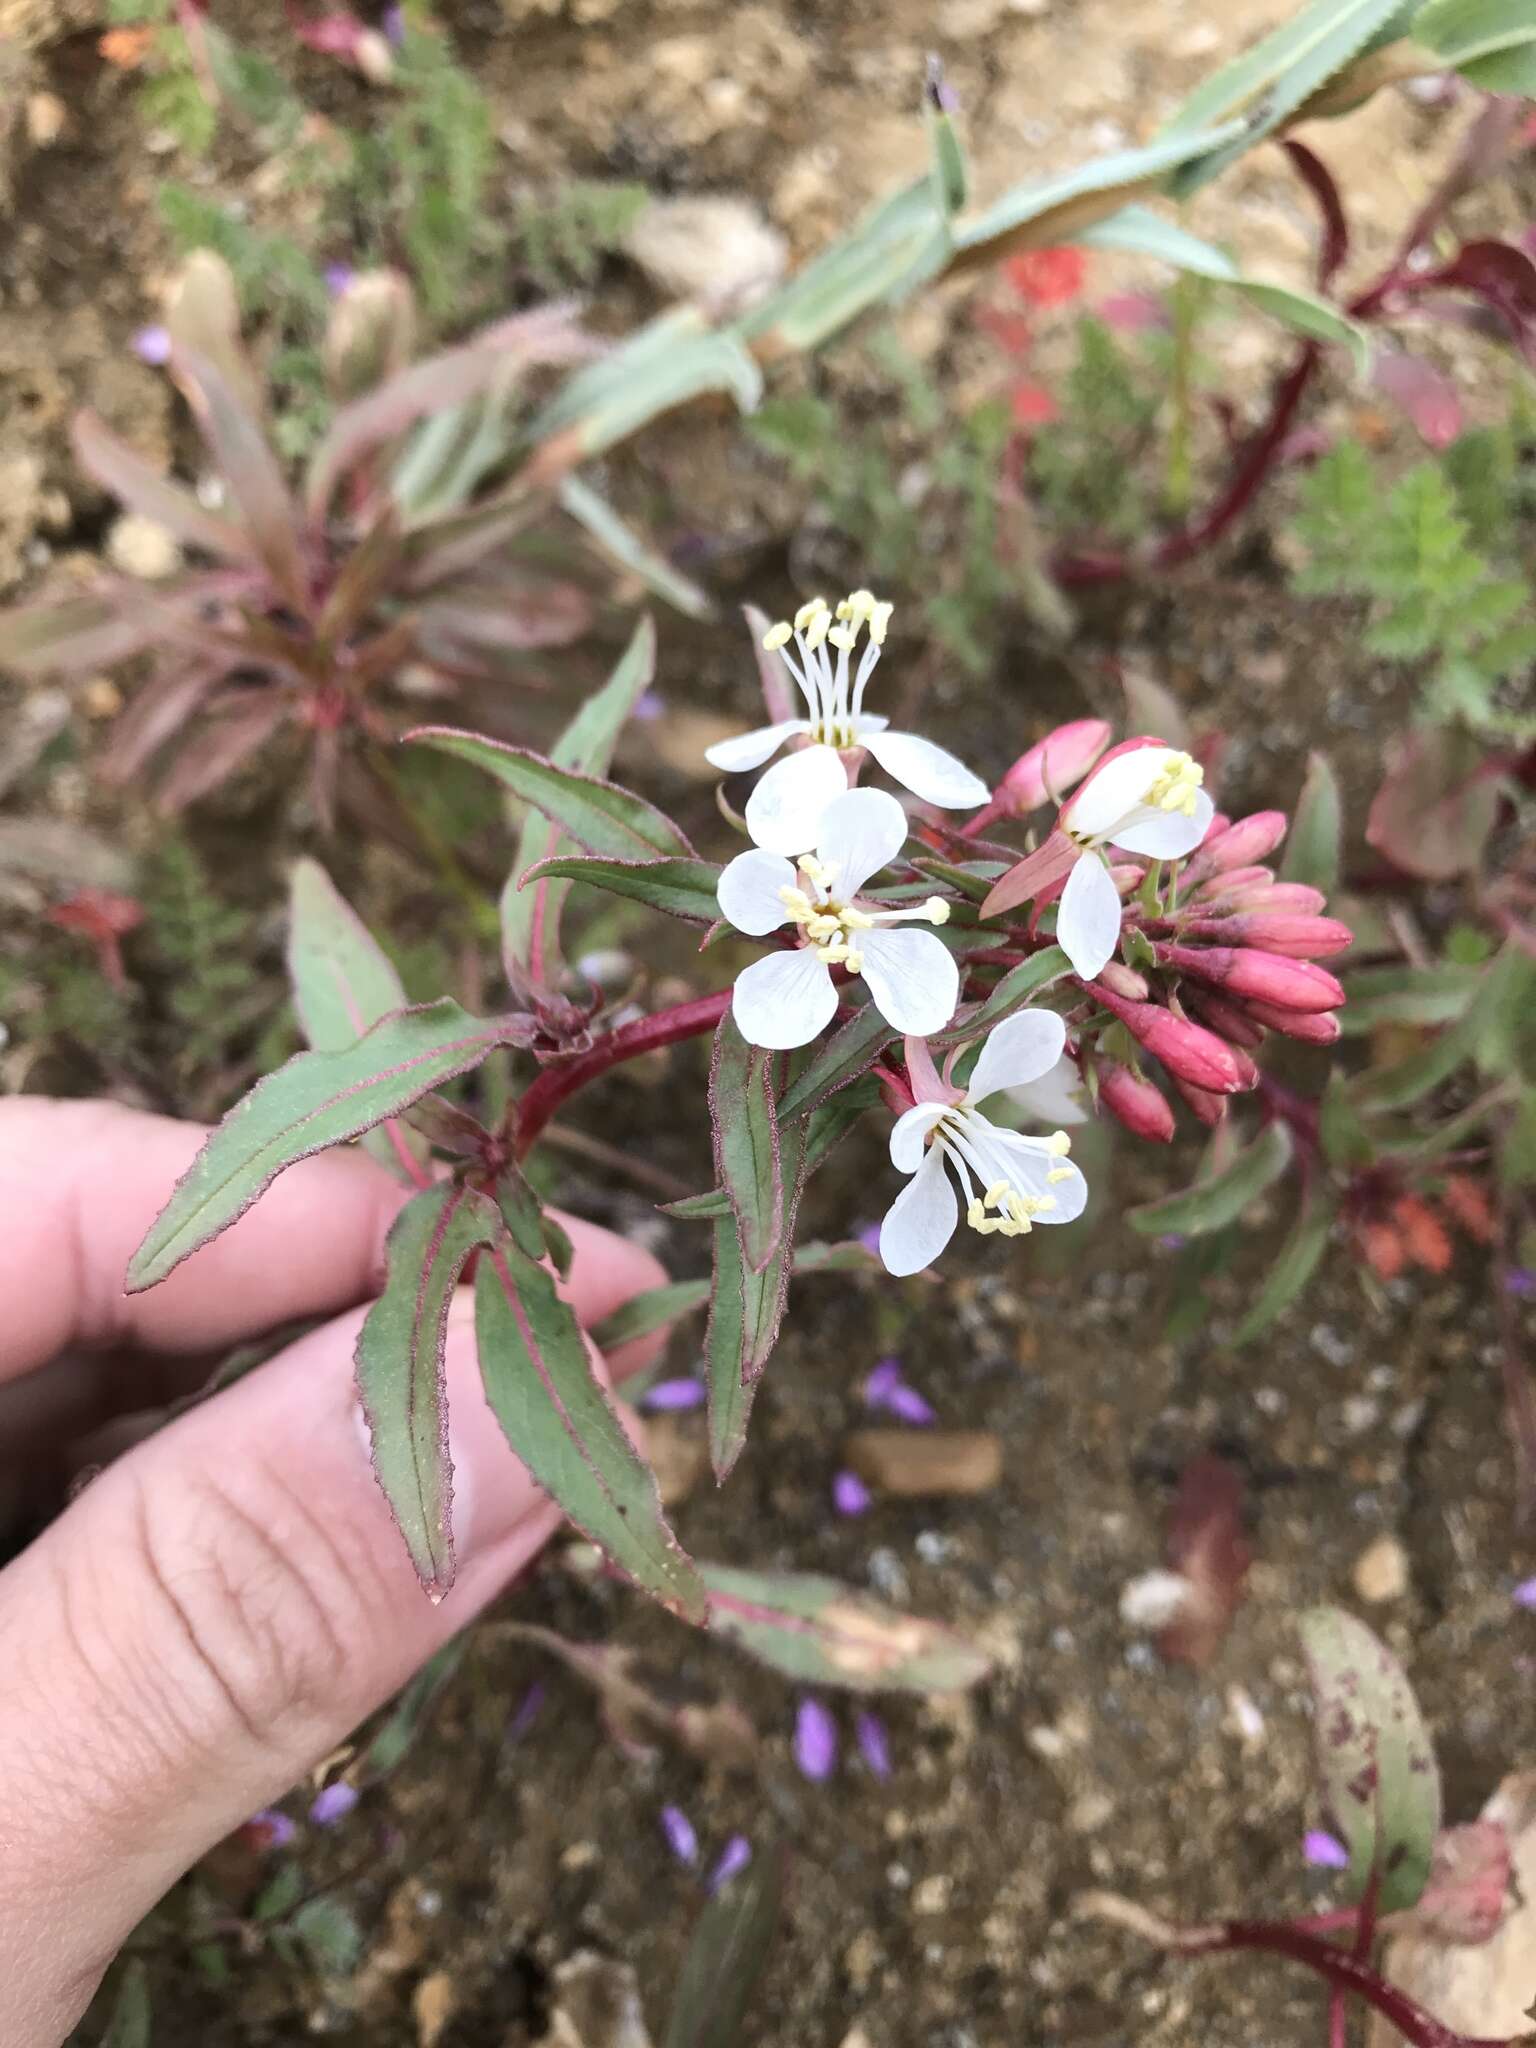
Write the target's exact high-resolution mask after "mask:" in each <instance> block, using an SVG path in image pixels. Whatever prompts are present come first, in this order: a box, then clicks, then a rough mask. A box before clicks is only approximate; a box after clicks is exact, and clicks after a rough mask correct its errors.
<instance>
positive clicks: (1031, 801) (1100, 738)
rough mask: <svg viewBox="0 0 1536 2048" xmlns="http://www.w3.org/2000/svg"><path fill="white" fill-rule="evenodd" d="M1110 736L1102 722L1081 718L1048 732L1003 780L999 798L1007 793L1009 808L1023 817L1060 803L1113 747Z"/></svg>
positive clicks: (999, 787)
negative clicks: (1044, 806) (1028, 813)
mask: <svg viewBox="0 0 1536 2048" xmlns="http://www.w3.org/2000/svg"><path fill="white" fill-rule="evenodd" d="M1109 733H1110V728H1109V727H1108V725H1106V724H1105V722H1104V720H1103V719H1102V718H1077V719H1074V720H1073V721H1072V723H1071V724H1070V725H1058V726H1057V727H1056V729H1055V731H1054V732H1048V733H1047V734H1046V736H1045V738H1044V739H1043V740H1037V741H1036V742H1035V744H1034V745H1033V746H1032V747H1031V748H1030V750H1029V752H1028V753H1027V754H1020V756H1019V758H1018V760H1017V761H1015V762H1014V764H1013V766H1012V767H1011V768H1010V769H1009V770H1008V773H1007V774H1006V775H1005V776H1004V777H1003V779H1002V782H1001V783H1000V785H999V786H998V795H999V796H1002V795H1003V793H1004V791H1006V792H1007V798H1008V801H1007V804H1006V806H1005V808H1006V809H1007V810H1008V811H1011V812H1012V813H1013V815H1014V816H1015V817H1021V816H1022V815H1023V814H1024V812H1026V811H1034V810H1038V809H1039V808H1040V806H1041V804H1044V803H1050V802H1052V801H1053V800H1054V801H1057V802H1059V801H1060V799H1061V798H1062V797H1063V796H1065V795H1066V793H1067V791H1068V790H1069V789H1071V788H1072V787H1073V785H1074V784H1076V783H1079V782H1081V781H1082V779H1083V777H1084V776H1085V775H1086V774H1087V773H1088V770H1089V769H1090V768H1091V767H1092V766H1093V764H1094V762H1095V761H1097V759H1098V758H1099V756H1100V754H1102V753H1103V751H1104V749H1105V748H1106V747H1107V746H1108V745H1109Z"/></svg>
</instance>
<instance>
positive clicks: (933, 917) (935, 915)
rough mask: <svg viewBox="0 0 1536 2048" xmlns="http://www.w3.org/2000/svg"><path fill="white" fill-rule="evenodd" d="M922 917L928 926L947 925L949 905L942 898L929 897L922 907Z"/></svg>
mask: <svg viewBox="0 0 1536 2048" xmlns="http://www.w3.org/2000/svg"><path fill="white" fill-rule="evenodd" d="M923 915H924V917H926V918H927V920H928V922H929V923H930V924H948V923H949V905H948V904H947V903H946V902H945V900H944V898H943V897H942V896H930V897H929V898H928V901H927V902H926V903H925V904H924V905H923Z"/></svg>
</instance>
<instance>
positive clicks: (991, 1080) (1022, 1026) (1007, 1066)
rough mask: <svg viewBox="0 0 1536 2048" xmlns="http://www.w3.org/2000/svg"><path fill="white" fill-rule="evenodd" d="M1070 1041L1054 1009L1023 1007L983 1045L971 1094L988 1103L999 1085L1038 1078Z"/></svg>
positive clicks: (968, 1090) (970, 1083)
mask: <svg viewBox="0 0 1536 2048" xmlns="http://www.w3.org/2000/svg"><path fill="white" fill-rule="evenodd" d="M1116 901H1117V902H1118V901H1119V899H1118V897H1117V898H1116ZM1066 1042H1067V1027H1066V1025H1065V1024H1063V1023H1062V1021H1061V1019H1060V1018H1059V1017H1058V1016H1057V1015H1056V1013H1055V1012H1054V1011H1053V1010H1020V1012H1019V1013H1018V1015H1017V1016H1016V1017H1009V1018H1007V1019H1006V1020H1005V1021H1004V1022H1003V1023H1001V1024H999V1025H998V1027H997V1029H996V1030H995V1031H994V1032H993V1033H992V1034H991V1035H990V1037H989V1038H988V1039H987V1042H986V1044H985V1045H984V1046H983V1047H982V1048H981V1057H980V1059H978V1060H977V1062H976V1064H975V1066H974V1067H973V1068H972V1069H971V1078H970V1080H969V1081H968V1082H967V1083H966V1089H965V1092H966V1094H967V1096H968V1097H969V1098H970V1100H971V1101H972V1102H985V1101H986V1099H987V1097H988V1096H989V1095H995V1094H996V1093H997V1091H998V1089H999V1088H1018V1087H1022V1085H1023V1084H1024V1082H1026V1081H1038V1080H1039V1078H1040V1076H1041V1075H1042V1074H1046V1073H1049V1072H1050V1070H1051V1068H1052V1067H1054V1066H1055V1064H1056V1062H1057V1061H1058V1060H1059V1059H1060V1058H1061V1051H1062V1047H1063V1046H1064V1045H1065V1044H1066Z"/></svg>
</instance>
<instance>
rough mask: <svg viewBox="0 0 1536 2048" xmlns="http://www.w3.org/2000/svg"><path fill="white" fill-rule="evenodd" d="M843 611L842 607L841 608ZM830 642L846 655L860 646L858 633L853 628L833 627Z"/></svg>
mask: <svg viewBox="0 0 1536 2048" xmlns="http://www.w3.org/2000/svg"><path fill="white" fill-rule="evenodd" d="M839 610H841V607H839ZM827 638H828V640H829V641H830V642H831V643H832V645H833V646H834V647H836V648H837V649H839V650H840V652H842V653H844V654H849V653H851V652H852V650H853V649H854V647H855V646H856V645H857V644H858V638H859V636H858V632H857V630H856V628H854V627H853V626H833V627H832V628H831V630H830V631H829V632H828V634H827Z"/></svg>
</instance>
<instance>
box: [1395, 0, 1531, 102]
mask: <svg viewBox="0 0 1536 2048" xmlns="http://www.w3.org/2000/svg"><path fill="white" fill-rule="evenodd" d="M1412 34H1413V38H1414V40H1415V42H1419V43H1423V44H1424V45H1425V46H1426V47H1427V48H1428V49H1431V50H1433V51H1434V53H1435V55H1436V56H1437V57H1438V58H1439V59H1440V61H1441V62H1442V63H1443V64H1444V65H1445V66H1446V68H1447V69H1449V70H1456V71H1459V72H1460V73H1461V74H1462V76H1463V77H1464V78H1467V79H1469V80H1470V81H1471V82H1472V83H1473V84H1474V85H1477V86H1481V87H1482V89H1483V90H1484V91H1485V92H1509V93H1522V94H1524V95H1526V96H1527V97H1536V16H1533V14H1532V12H1531V7H1530V0H1429V4H1428V5H1427V6H1425V7H1421V8H1420V9H1419V11H1418V13H1417V14H1415V15H1414V17H1413V25H1412Z"/></svg>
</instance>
